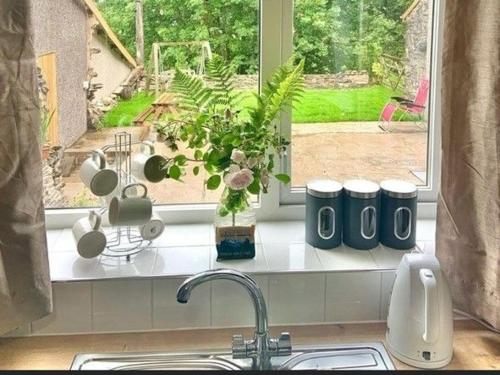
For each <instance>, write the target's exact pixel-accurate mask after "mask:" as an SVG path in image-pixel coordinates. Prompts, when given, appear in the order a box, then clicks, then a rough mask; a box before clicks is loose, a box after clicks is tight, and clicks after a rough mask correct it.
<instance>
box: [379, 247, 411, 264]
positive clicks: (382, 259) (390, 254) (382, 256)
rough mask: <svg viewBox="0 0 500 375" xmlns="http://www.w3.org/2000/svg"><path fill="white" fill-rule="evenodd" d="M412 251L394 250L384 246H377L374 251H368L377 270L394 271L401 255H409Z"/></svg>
mask: <svg viewBox="0 0 500 375" xmlns="http://www.w3.org/2000/svg"><path fill="white" fill-rule="evenodd" d="M412 250H413V249H412ZM412 250H396V249H391V248H389V247H386V246H384V245H379V246H377V247H376V248H375V249H372V250H370V253H371V255H372V256H373V259H374V260H375V263H376V264H377V266H378V268H380V269H395V268H397V266H398V265H399V263H400V262H401V259H402V258H403V255H405V254H408V253H411V251H412Z"/></svg>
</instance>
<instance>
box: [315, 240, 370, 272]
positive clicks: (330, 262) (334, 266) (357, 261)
mask: <svg viewBox="0 0 500 375" xmlns="http://www.w3.org/2000/svg"><path fill="white" fill-rule="evenodd" d="M316 254H318V257H319V261H320V262H321V265H322V266H323V269H324V270H325V271H350V270H376V269H378V267H377V263H375V260H374V259H373V257H372V255H371V253H370V251H368V250H355V249H352V248H350V247H347V246H345V245H340V246H339V247H336V248H335V249H331V250H321V249H316Z"/></svg>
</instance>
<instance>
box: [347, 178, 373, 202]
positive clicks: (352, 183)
mask: <svg viewBox="0 0 500 375" xmlns="http://www.w3.org/2000/svg"><path fill="white" fill-rule="evenodd" d="M344 190H345V192H346V194H347V195H349V196H351V197H353V198H362V199H368V198H375V197H376V196H377V194H378V192H379V191H380V186H379V185H378V184H377V183H375V182H373V181H369V180H348V181H346V182H344Z"/></svg>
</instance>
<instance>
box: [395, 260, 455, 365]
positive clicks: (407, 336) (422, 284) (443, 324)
mask: <svg viewBox="0 0 500 375" xmlns="http://www.w3.org/2000/svg"><path fill="white" fill-rule="evenodd" d="M386 339H387V344H388V348H389V351H390V352H391V354H392V355H394V356H395V357H396V358H397V359H399V360H400V361H402V362H404V363H407V364H409V365H411V366H415V367H420V368H440V367H443V366H446V365H447V364H448V363H450V361H451V358H452V355H453V310H452V302H451V296H450V290H449V287H448V283H447V281H446V278H445V276H444V274H443V273H442V272H441V267H440V265H439V261H438V260H437V258H436V257H435V256H434V255H430V254H420V253H410V254H405V255H404V256H403V259H402V260H401V263H400V264H399V266H398V269H397V271H396V280H395V281H394V287H393V290H392V295H391V300H390V305H389V316H388V318H387V332H386Z"/></svg>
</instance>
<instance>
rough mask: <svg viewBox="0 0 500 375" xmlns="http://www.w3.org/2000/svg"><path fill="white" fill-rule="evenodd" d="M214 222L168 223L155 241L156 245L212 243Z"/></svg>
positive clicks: (200, 244) (199, 244)
mask: <svg viewBox="0 0 500 375" xmlns="http://www.w3.org/2000/svg"><path fill="white" fill-rule="evenodd" d="M213 230H214V229H213V225H212V224H184V225H166V226H165V231H164V232H163V234H162V235H161V236H160V237H159V238H157V239H156V240H154V241H153V243H152V246H155V247H173V246H202V245H210V244H211V243H212V237H211V234H210V233H211V232H212V231H213Z"/></svg>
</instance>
